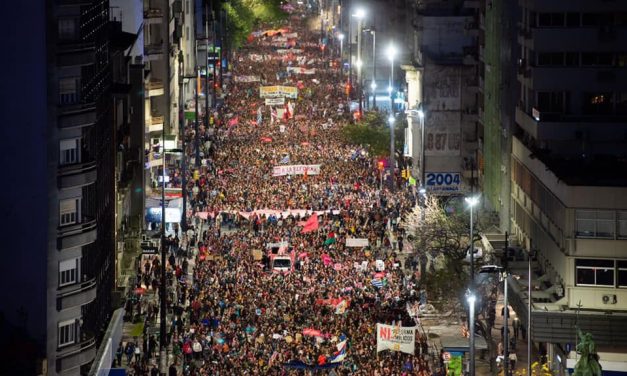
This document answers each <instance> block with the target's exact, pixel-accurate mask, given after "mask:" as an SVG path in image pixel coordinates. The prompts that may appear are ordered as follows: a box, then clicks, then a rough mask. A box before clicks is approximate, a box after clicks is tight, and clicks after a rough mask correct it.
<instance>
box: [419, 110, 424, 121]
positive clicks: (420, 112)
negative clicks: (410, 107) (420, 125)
mask: <svg viewBox="0 0 627 376" xmlns="http://www.w3.org/2000/svg"><path fill="white" fill-rule="evenodd" d="M418 117H419V118H421V119H424V118H425V112H424V111H423V110H418Z"/></svg>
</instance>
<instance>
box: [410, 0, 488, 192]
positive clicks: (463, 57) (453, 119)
mask: <svg viewBox="0 0 627 376" xmlns="http://www.w3.org/2000/svg"><path fill="white" fill-rule="evenodd" d="M411 9H412V10H413V12H414V16H413V19H412V27H411V31H412V32H411V35H412V37H413V38H412V39H413V43H412V44H409V45H408V47H410V48H411V53H410V54H409V56H411V60H410V64H403V65H401V68H402V69H403V70H404V71H405V81H406V83H407V103H408V108H409V111H408V117H407V121H408V127H407V129H406V131H405V144H406V146H405V153H404V154H405V156H406V157H409V158H411V159H412V162H413V163H412V173H413V175H414V176H416V177H420V179H418V180H422V176H423V175H424V178H425V179H424V180H425V181H424V182H423V183H424V184H425V185H426V189H427V191H428V192H431V193H433V194H456V193H457V194H459V193H461V192H469V191H471V190H472V189H473V186H476V185H477V182H476V179H477V173H476V166H477V163H476V158H477V150H478V137H477V136H478V109H477V106H478V93H479V81H478V79H477V76H478V74H477V72H478V63H479V61H478V59H477V39H478V35H479V33H478V31H479V30H478V24H477V20H478V9H479V3H478V2H471V1H467V2H463V4H462V5H460V6H458V5H454V4H448V3H442V2H436V1H431V2H430V1H426V2H424V1H423V2H414V3H412V8H411ZM423 135H424V142H423ZM423 168H424V171H423Z"/></svg>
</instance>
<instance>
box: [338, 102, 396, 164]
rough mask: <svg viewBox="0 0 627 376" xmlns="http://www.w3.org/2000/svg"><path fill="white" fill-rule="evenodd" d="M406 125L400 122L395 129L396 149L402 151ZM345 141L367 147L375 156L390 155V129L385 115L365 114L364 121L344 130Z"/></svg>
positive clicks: (377, 113)
mask: <svg viewBox="0 0 627 376" xmlns="http://www.w3.org/2000/svg"><path fill="white" fill-rule="evenodd" d="M403 129H404V124H403V123H402V122H399V124H397V126H396V127H395V135H394V136H395V149H396V150H397V151H398V150H402V147H403ZM342 136H343V137H344V139H345V141H346V142H348V143H352V144H358V145H362V146H367V147H368V148H369V150H370V153H371V154H372V155H375V156H381V155H388V154H389V153H390V128H389V125H388V124H387V121H386V119H385V116H384V114H383V113H380V112H376V111H372V112H364V117H363V119H362V120H361V121H360V122H359V123H356V124H349V125H346V126H345V127H344V128H342Z"/></svg>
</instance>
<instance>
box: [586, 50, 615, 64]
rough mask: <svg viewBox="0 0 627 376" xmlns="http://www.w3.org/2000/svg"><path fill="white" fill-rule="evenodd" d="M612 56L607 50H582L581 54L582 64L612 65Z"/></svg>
mask: <svg viewBox="0 0 627 376" xmlns="http://www.w3.org/2000/svg"><path fill="white" fill-rule="evenodd" d="M613 61H614V56H613V55H612V54H611V53H609V52H584V53H582V54H581V65H582V66H584V67H585V66H602V67H609V66H612V63H613Z"/></svg>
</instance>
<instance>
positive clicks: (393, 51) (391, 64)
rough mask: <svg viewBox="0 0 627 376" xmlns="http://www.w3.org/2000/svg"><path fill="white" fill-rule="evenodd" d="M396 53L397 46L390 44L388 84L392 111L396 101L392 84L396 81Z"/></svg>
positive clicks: (388, 51)
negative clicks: (394, 100)
mask: <svg viewBox="0 0 627 376" xmlns="http://www.w3.org/2000/svg"><path fill="white" fill-rule="evenodd" d="M395 55H396V47H394V45H393V44H390V46H389V47H388V49H387V56H388V59H390V83H389V86H388V91H389V92H390V111H392V109H393V107H394V102H393V93H394V87H393V86H392V84H393V81H394V56H395Z"/></svg>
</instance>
